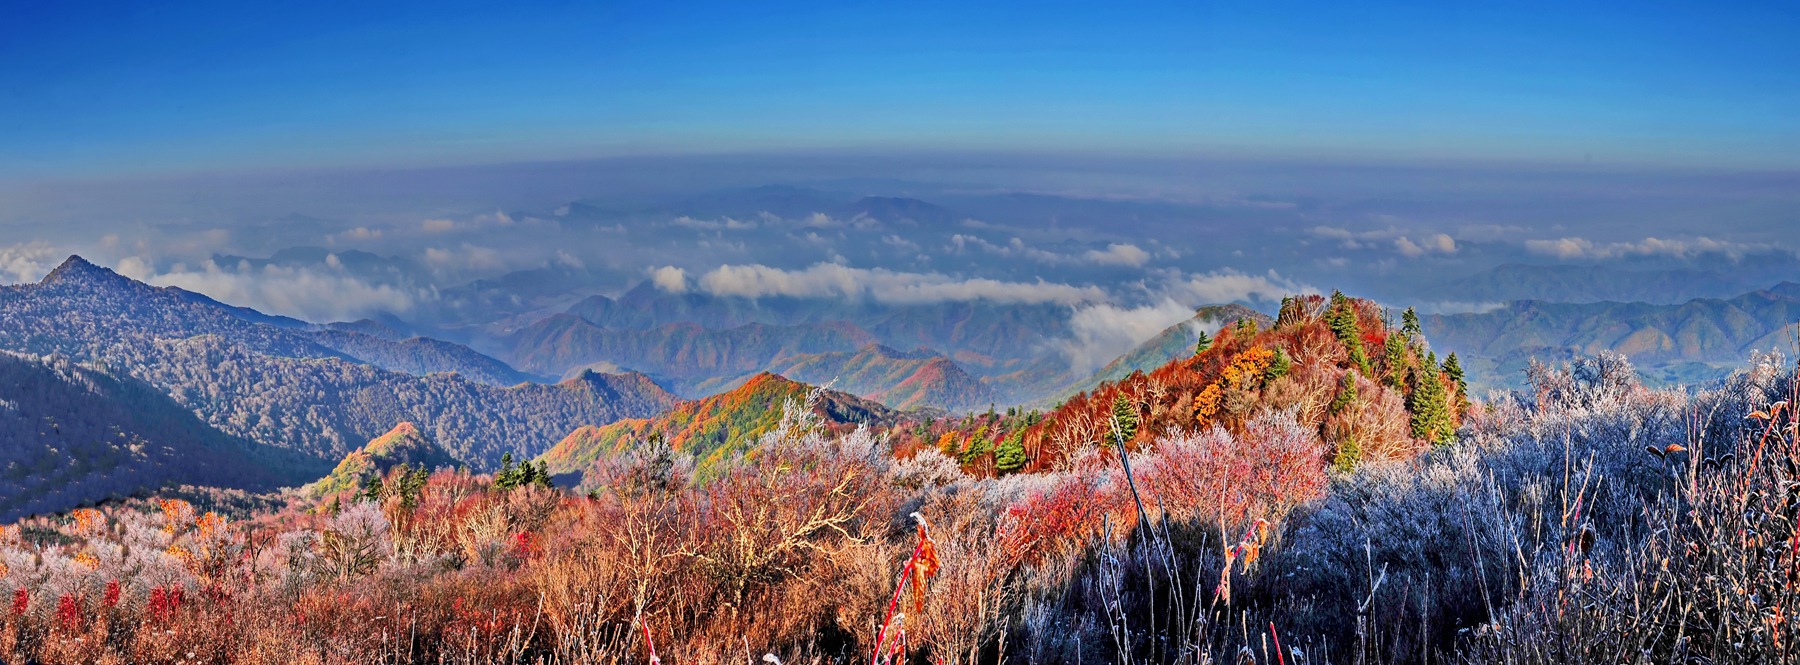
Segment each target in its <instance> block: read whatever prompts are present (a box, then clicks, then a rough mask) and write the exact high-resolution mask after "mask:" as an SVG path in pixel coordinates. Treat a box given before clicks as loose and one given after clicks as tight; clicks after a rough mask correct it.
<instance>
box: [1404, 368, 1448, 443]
mask: <svg viewBox="0 0 1800 665" xmlns="http://www.w3.org/2000/svg"><path fill="white" fill-rule="evenodd" d="M1412 379H1413V386H1412V392H1411V393H1409V394H1407V396H1406V410H1408V411H1411V412H1412V435H1413V436H1414V437H1416V438H1419V439H1424V440H1426V441H1430V442H1431V443H1433V444H1439V445H1442V444H1447V443H1450V441H1451V439H1452V438H1453V437H1454V436H1455V435H1456V432H1455V431H1453V430H1452V429H1451V421H1450V405H1449V403H1448V402H1446V401H1445V400H1446V395H1445V394H1444V384H1443V382H1442V381H1440V380H1439V379H1438V370H1437V365H1436V364H1435V363H1423V364H1421V365H1420V366H1419V367H1418V368H1417V369H1415V370H1413V372H1412Z"/></svg>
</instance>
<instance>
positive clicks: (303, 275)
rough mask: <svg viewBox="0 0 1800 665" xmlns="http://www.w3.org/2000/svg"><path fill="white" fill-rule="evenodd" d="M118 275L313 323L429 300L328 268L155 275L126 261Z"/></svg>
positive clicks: (423, 293) (211, 269)
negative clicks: (202, 294)
mask: <svg viewBox="0 0 1800 665" xmlns="http://www.w3.org/2000/svg"><path fill="white" fill-rule="evenodd" d="M119 272H120V274H123V275H125V276H127V277H131V278H133V279H137V280H139V281H143V282H146V283H149V284H152V285H155V286H174V287H179V288H182V289H186V290H189V291H194V292H197V293H204V294H206V295H207V296H208V297H211V298H213V299H215V300H218V301H220V302H225V303H230V304H233V305H239V306H243V307H250V308H253V309H256V310H259V311H262V312H264V313H268V314H280V315H283V316H292V317H295V318H299V319H304V320H307V321H316V322H325V321H346V320H352V319H359V318H364V317H367V316H369V315H372V314H375V313H377V312H393V313H396V314H404V313H406V312H408V311H410V310H412V309H413V308H414V307H415V306H417V305H418V304H419V303H421V302H423V301H425V300H428V299H431V298H432V297H434V294H433V293H432V292H430V291H427V290H408V289H404V288H400V287H396V286H392V285H386V284H380V285H376V284H370V283H368V282H365V281H363V280H360V279H357V278H356V277H354V276H351V275H348V274H344V273H341V272H336V271H333V270H331V269H329V268H322V269H314V268H292V267H284V266H278V265H267V266H263V267H262V268H259V269H248V270H244V269H239V267H236V266H221V265H219V264H217V263H214V262H212V261H207V262H205V263H203V264H201V265H200V267H199V268H189V267H186V266H182V265H176V266H175V267H174V268H173V269H171V270H168V271H163V272H159V271H157V270H155V269H154V268H153V267H152V266H151V263H150V262H149V261H146V260H144V259H142V258H139V257H130V258H127V259H125V260H123V261H120V262H119Z"/></svg>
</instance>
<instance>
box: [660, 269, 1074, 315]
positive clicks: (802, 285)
mask: <svg viewBox="0 0 1800 665" xmlns="http://www.w3.org/2000/svg"><path fill="white" fill-rule="evenodd" d="M697 285H698V287H699V289H700V290H701V291H705V292H707V293H710V294H713V295H717V296H739V297H745V298H768V297H778V296H785V297H793V298H846V299H851V300H862V299H867V300H873V301H876V302H882V303H888V304H921V303H935V302H959V301H972V300H987V301H991V302H1000V303H1028V304H1030V303H1055V304H1063V305H1078V304H1083V303H1091V302H1100V301H1103V300H1105V299H1106V292H1105V291H1103V290H1101V289H1100V288H1099V287H1094V286H1075V285H1071V284H1060V283H1056V282H1046V281H1043V280H1038V281H1036V282H1009V281H1001V280H995V279H986V278H973V279H962V278H957V277H952V276H949V275H944V274H941V273H918V272H901V271H895V270H888V269H886V268H852V267H849V266H846V265H840V264H836V263H819V264H815V265H813V266H811V267H809V268H805V269H802V270H783V269H780V268H772V267H769V266H765V265H762V264H750V265H722V266H719V267H718V268H715V269H713V270H712V271H709V272H707V273H706V274H704V275H701V276H700V278H699V279H698V280H697ZM659 286H661V284H659ZM665 290H667V289H665Z"/></svg>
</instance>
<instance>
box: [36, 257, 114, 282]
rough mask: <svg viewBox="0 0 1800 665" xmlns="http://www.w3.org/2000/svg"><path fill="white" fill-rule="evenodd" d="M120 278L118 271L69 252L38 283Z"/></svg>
mask: <svg viewBox="0 0 1800 665" xmlns="http://www.w3.org/2000/svg"><path fill="white" fill-rule="evenodd" d="M121 279H124V277H123V276H121V275H120V274H119V273H116V272H113V271H112V270H110V269H107V268H104V267H101V266H97V265H94V264H93V263H91V262H89V261H88V260H87V259H84V258H81V256H80V255H78V254H70V255H69V258H67V259H65V260H63V262H62V265H59V266H57V267H56V269H55V270H51V271H50V274H48V275H44V279H43V281H40V282H38V283H39V284H64V283H81V282H93V281H117V280H121Z"/></svg>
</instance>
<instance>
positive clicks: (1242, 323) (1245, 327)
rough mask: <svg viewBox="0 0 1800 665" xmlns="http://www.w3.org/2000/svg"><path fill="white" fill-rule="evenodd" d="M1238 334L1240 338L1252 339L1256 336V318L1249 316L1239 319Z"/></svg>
mask: <svg viewBox="0 0 1800 665" xmlns="http://www.w3.org/2000/svg"><path fill="white" fill-rule="evenodd" d="M1236 335H1237V338H1238V339H1250V338H1252V337H1255V336H1256V319H1252V318H1250V317H1248V316H1246V317H1244V318H1241V319H1238V321H1237V333H1236Z"/></svg>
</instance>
